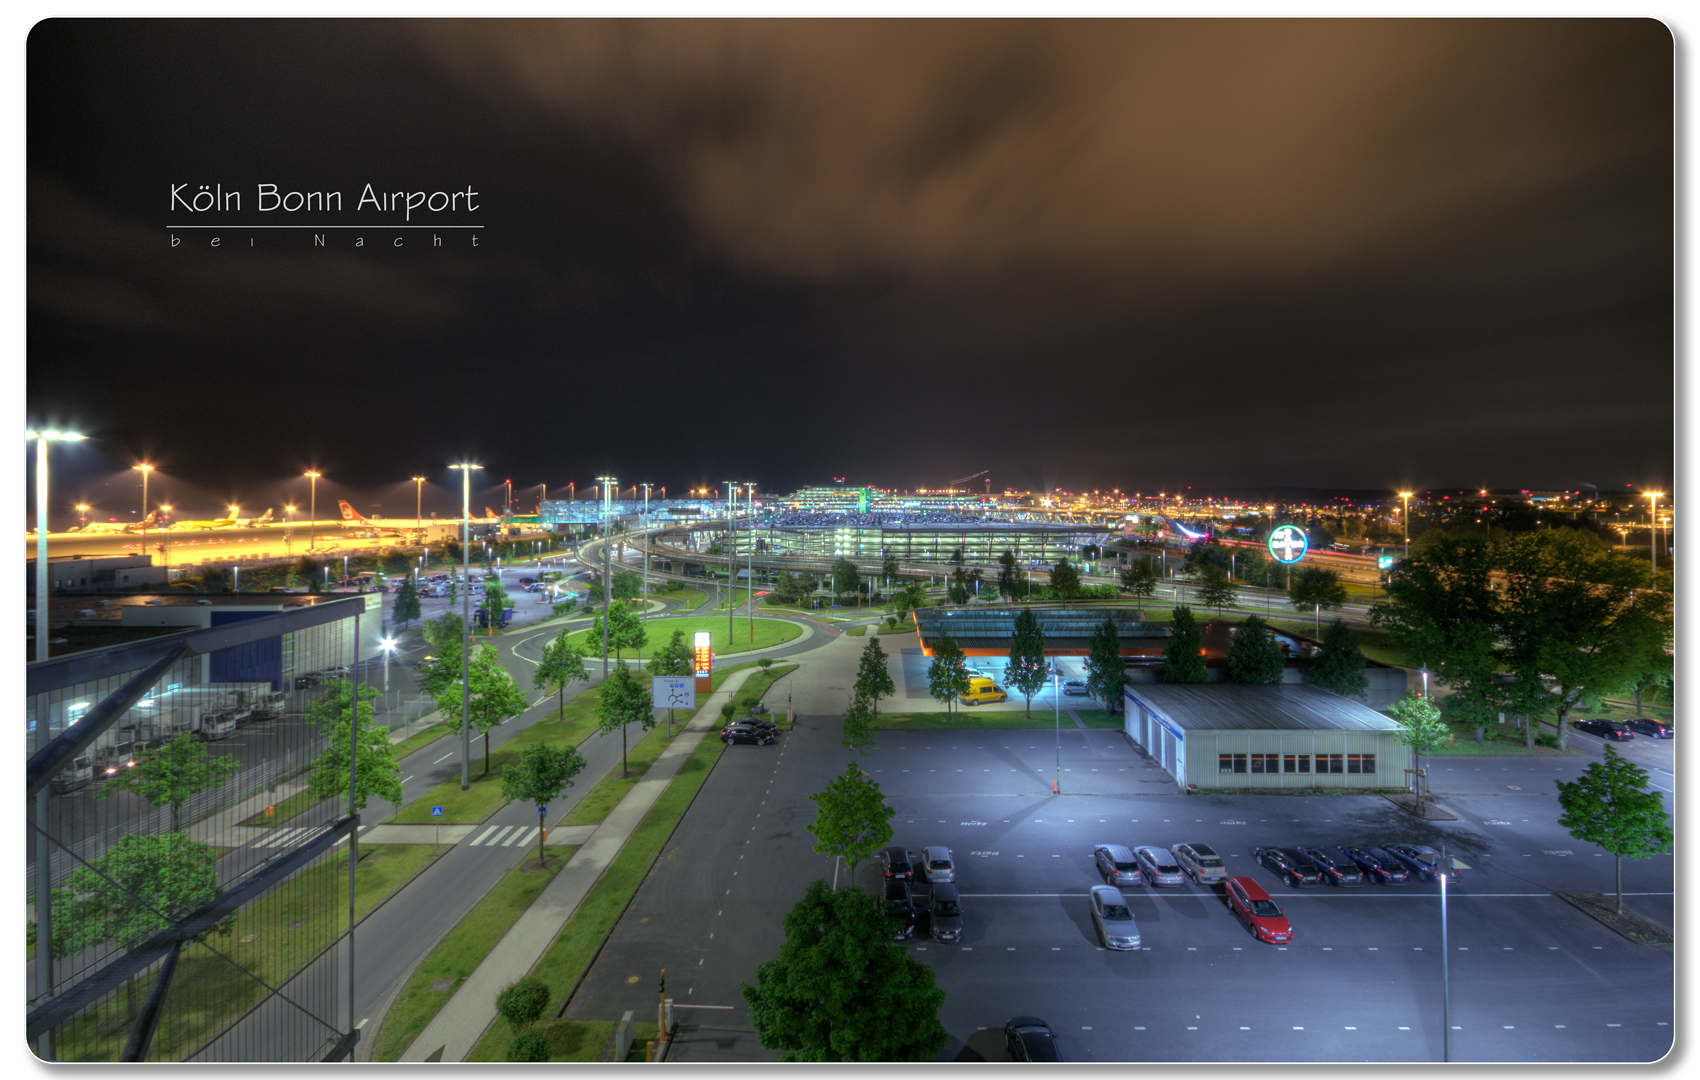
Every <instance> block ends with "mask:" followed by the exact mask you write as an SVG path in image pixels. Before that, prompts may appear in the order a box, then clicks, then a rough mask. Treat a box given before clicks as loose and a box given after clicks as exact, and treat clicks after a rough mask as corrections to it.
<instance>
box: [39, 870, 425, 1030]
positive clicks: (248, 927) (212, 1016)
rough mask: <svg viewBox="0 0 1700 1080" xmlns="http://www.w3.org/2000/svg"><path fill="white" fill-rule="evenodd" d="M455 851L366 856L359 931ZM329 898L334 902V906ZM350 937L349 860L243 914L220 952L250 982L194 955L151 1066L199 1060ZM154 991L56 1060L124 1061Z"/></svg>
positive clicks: (141, 991)
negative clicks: (275, 989) (212, 1043)
mask: <svg viewBox="0 0 1700 1080" xmlns="http://www.w3.org/2000/svg"><path fill="white" fill-rule="evenodd" d="M453 849H454V845H452V844H444V845H442V846H440V847H439V846H436V845H432V844H371V845H368V846H366V847H364V848H362V849H361V857H360V865H359V866H358V868H357V869H356V870H355V873H354V911H355V919H356V920H357V921H358V920H359V919H361V918H364V917H365V916H366V915H367V914H369V913H370V912H372V911H373V910H374V909H375V908H377V906H378V905H379V904H381V903H383V902H384V901H385V900H388V899H389V898H390V897H391V896H393V895H395V893H396V891H397V890H399V889H400V888H401V887H402V886H403V885H406V884H407V883H408V882H410V881H412V880H413V879H414V878H415V877H417V876H418V875H419V873H420V872H421V871H423V870H424V869H425V868H426V867H427V866H429V865H430V864H431V863H432V862H433V861H435V860H436V859H437V858H438V857H440V856H442V855H444V854H446V853H447V852H449V851H452V850H453ZM327 897H328V898H329V900H328V901H327ZM347 927H348V854H347V852H346V851H345V850H344V851H340V852H339V853H338V854H334V855H332V856H331V857H330V858H327V859H321V860H319V861H318V862H317V863H316V864H315V865H313V866H311V867H309V868H308V869H306V870H304V871H302V872H301V873H299V874H297V875H296V876H295V877H293V878H291V879H289V880H288V881H286V882H284V883H283V884H282V885H280V886H278V887H277V888H276V889H273V890H272V891H271V892H270V893H268V894H266V895H265V896H263V897H261V898H260V899H259V900H256V901H255V902H254V903H252V904H250V905H248V906H247V907H246V908H243V909H242V910H241V911H238V912H237V913H236V915H235V916H234V917H233V920H232V923H231V932H230V934H229V935H228V936H221V935H217V934H214V935H213V936H212V937H211V938H210V943H211V944H212V945H213V947H214V948H216V949H218V951H219V952H221V953H224V954H225V955H226V956H229V957H230V958H231V960H233V961H235V963H236V964H239V965H241V967H242V968H245V969H247V970H248V971H251V972H253V973H254V976H255V977H254V978H250V977H249V976H247V975H246V974H244V973H243V972H242V971H241V970H239V969H238V968H236V967H233V966H232V965H231V963H230V962H229V961H226V960H225V959H224V958H223V957H220V956H219V955H217V953H214V952H213V951H212V949H209V948H208V947H207V946H206V945H202V944H200V943H191V944H189V945H187V946H185V947H184V949H183V952H182V955H181V957H180V958H179V959H178V962H177V973H176V975H175V976H174V977H173V979H172V981H171V989H170V990H169V991H168V992H167V993H166V998H165V1005H164V1010H163V1012H162V1015H161V1019H160V1025H159V1029H158V1032H157V1034H156V1035H155V1036H154V1041H153V1045H152V1046H151V1047H150V1049H149V1052H148V1060H150V1061H176V1060H180V1059H181V1058H183V1057H185V1056H187V1055H188V1054H191V1053H193V1052H194V1051H196V1050H198V1049H200V1048H201V1046H203V1045H204V1044H205V1043H206V1042H207V1040H208V1039H210V1038H212V1037H214V1036H215V1035H217V1034H218V1033H219V1032H221V1031H223V1030H224V1029H225V1028H226V1027H228V1026H229V1025H230V1024H231V1023H233V1022H235V1021H236V1020H237V1019H238V1018H240V1017H241V1016H242V1015H243V1014H244V1013H246V1012H247V1011H248V1010H249V1009H250V1008H252V1007H253V1006H254V1005H257V1004H259V1002H260V1001H261V1000H262V999H263V998H265V996H266V994H267V991H266V989H265V986H263V985H261V981H256V980H262V981H263V982H264V983H267V984H270V985H272V986H280V985H282V984H283V983H285V982H287V981H288V980H289V979H290V978H291V977H292V976H294V975H295V974H296V973H297V972H299V971H300V970H301V969H302V968H304V967H306V966H307V965H308V964H309V963H311V962H312V961H313V960H314V959H315V958H317V957H318V956H319V954H320V953H322V952H323V951H324V950H325V949H327V948H329V947H330V946H331V945H333V944H334V943H335V942H336V939H337V938H338V937H339V936H341V935H342V934H343V933H344V932H346V930H347ZM149 986H150V982H149V980H148V978H147V976H146V975H145V974H144V975H142V976H138V977H136V978H134V979H131V980H130V981H129V983H127V984H126V985H125V987H124V994H125V998H124V999H123V1002H122V1003H120V1004H115V1005H108V1006H104V1007H101V1008H96V1009H92V1010H90V1011H89V1012H88V1013H86V1014H84V1015H83V1016H82V1017H79V1018H78V1019H77V1020H74V1021H72V1022H71V1023H70V1024H68V1025H66V1026H65V1027H64V1028H62V1029H60V1034H59V1036H58V1039H57V1041H56V1043H55V1050H56V1052H57V1053H58V1055H59V1057H60V1058H61V1059H62V1060H66V1061H116V1060H118V1056H119V1054H120V1053H121V1052H122V1051H123V1049H124V1043H125V1040H126V1039H127V1038H128V1037H129V1034H130V1026H129V1021H130V1020H131V1019H132V1018H133V1017H134V1016H135V1014H136V1009H137V1008H138V1007H139V1006H140V1003H141V999H142V998H143V997H145V996H146V995H147V992H148V988H149Z"/></svg>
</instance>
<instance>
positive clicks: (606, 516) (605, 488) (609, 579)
mask: <svg viewBox="0 0 1700 1080" xmlns="http://www.w3.org/2000/svg"><path fill="white" fill-rule="evenodd" d="M596 482H597V484H599V485H601V494H602V677H603V678H604V679H606V678H607V677H608V607H609V601H610V599H611V598H612V597H613V595H614V578H613V575H612V574H611V573H610V572H609V567H608V549H609V548H610V547H612V546H613V545H612V544H611V542H610V540H609V535H608V534H609V532H610V531H611V529H612V526H613V521H612V516H611V515H612V514H613V511H614V504H613V501H612V493H613V489H614V478H613V477H612V476H598V477H597V478H596Z"/></svg>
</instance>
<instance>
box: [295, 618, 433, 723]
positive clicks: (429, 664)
mask: <svg viewBox="0 0 1700 1080" xmlns="http://www.w3.org/2000/svg"><path fill="white" fill-rule="evenodd" d="M465 626H466V622H465V620H463V619H462V618H461V617H460V616H459V615H452V614H449V613H447V612H445V613H444V614H442V615H439V616H437V617H436V618H435V619H426V620H425V621H424V622H422V623H420V624H419V631H420V633H422V634H423V635H424V636H425V640H426V642H427V643H429V644H430V645H431V647H432V648H433V649H434V650H436V651H435V652H433V653H432V655H431V656H429V657H427V658H426V659H425V660H423V661H421V662H420V664H419V674H420V675H421V676H422V677H423V679H424V681H425V693H426V694H427V695H429V696H430V697H433V698H435V697H436V696H437V695H438V694H440V693H442V692H443V691H444V690H445V689H447V688H448V687H450V686H459V685H460V662H461V645H462V640H461V635H462V634H463V633H464V632H465V630H464V628H465ZM334 686H335V684H332V687H333V690H334ZM342 703H343V704H344V705H346V704H347V700H346V699H344V700H343V702H342ZM317 704H318V703H317V702H315V703H314V705H311V706H308V709H307V717H308V719H309V720H311V719H312V717H313V709H314V707H315V706H316V705H317Z"/></svg>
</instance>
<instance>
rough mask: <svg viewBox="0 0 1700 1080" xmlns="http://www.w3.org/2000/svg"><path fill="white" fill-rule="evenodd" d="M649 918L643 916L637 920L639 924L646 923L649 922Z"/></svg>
mask: <svg viewBox="0 0 1700 1080" xmlns="http://www.w3.org/2000/svg"><path fill="white" fill-rule="evenodd" d="M649 918H650V917H649V916H648V915H645V916H642V917H641V918H639V919H638V922H640V923H646V922H648V921H649Z"/></svg>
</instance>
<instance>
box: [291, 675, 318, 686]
mask: <svg viewBox="0 0 1700 1080" xmlns="http://www.w3.org/2000/svg"><path fill="white" fill-rule="evenodd" d="M317 685H319V677H318V676H317V675H311V674H308V675H297V676H295V689H297V690H311V689H313V687H315V686H317Z"/></svg>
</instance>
